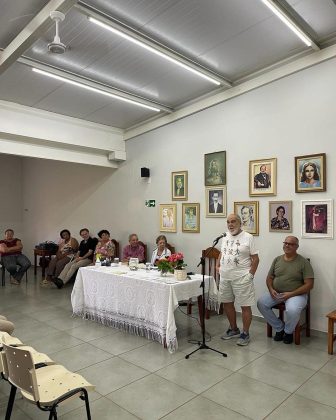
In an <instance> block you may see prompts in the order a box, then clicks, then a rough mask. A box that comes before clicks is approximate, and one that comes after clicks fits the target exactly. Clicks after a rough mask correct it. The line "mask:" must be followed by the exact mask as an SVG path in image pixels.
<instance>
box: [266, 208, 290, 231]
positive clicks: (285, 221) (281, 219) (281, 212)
mask: <svg viewBox="0 0 336 420" xmlns="http://www.w3.org/2000/svg"><path fill="white" fill-rule="evenodd" d="M269 231H270V232H286V233H287V232H292V202H291V201H269Z"/></svg>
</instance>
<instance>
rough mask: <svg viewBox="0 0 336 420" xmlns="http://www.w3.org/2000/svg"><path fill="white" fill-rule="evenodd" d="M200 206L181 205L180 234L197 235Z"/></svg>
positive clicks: (196, 204) (197, 204)
mask: <svg viewBox="0 0 336 420" xmlns="http://www.w3.org/2000/svg"><path fill="white" fill-rule="evenodd" d="M199 231H200V205H199V203H183V204H182V232H190V233H199Z"/></svg>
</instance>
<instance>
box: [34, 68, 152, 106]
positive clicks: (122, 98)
mask: <svg viewBox="0 0 336 420" xmlns="http://www.w3.org/2000/svg"><path fill="white" fill-rule="evenodd" d="M32 70H33V71H34V72H35V73H39V74H42V75H43V76H48V77H51V78H52V79H56V80H60V81H61V82H64V83H69V84H70V85H73V86H77V87H80V88H82V89H86V90H89V91H91V92H95V93H99V94H101V95H105V96H109V97H110V98H113V99H117V100H118V101H123V102H127V103H129V104H132V105H137V106H140V107H143V108H146V109H150V110H151V111H155V112H160V109H159V108H155V107H154V106H150V105H146V104H143V103H141V102H137V101H134V100H132V99H128V98H124V97H123V96H118V95H115V94H113V93H109V92H106V91H104V90H100V89H97V88H94V87H92V86H88V85H85V84H84V83H79V82H76V81H75V80H71V79H67V78H66V77H62V76H58V75H57V74H54V73H50V72H48V71H44V70H40V69H37V68H36V67H32Z"/></svg>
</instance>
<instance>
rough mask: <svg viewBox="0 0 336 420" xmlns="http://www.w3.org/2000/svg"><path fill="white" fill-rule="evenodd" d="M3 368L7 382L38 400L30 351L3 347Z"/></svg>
mask: <svg viewBox="0 0 336 420" xmlns="http://www.w3.org/2000/svg"><path fill="white" fill-rule="evenodd" d="M3 348H4V355H5V357H3V368H4V373H5V375H6V376H7V378H8V380H9V382H10V383H11V384H13V385H14V386H16V387H17V388H19V389H22V390H23V391H25V392H27V393H28V394H30V395H31V396H32V397H33V398H34V400H35V401H38V400H39V392H38V386H37V381H36V373H35V366H34V362H33V357H32V355H31V353H30V351H27V350H23V349H20V348H19V347H11V346H7V345H6V344H4V345H3Z"/></svg>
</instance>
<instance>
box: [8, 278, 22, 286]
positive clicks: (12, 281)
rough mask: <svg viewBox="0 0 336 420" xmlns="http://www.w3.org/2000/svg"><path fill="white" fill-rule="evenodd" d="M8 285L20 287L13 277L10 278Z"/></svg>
mask: <svg viewBox="0 0 336 420" xmlns="http://www.w3.org/2000/svg"><path fill="white" fill-rule="evenodd" d="M10 283H11V284H15V286H20V284H21V283H20V282H19V281H17V280H16V279H14V278H13V277H11V278H10Z"/></svg>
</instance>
